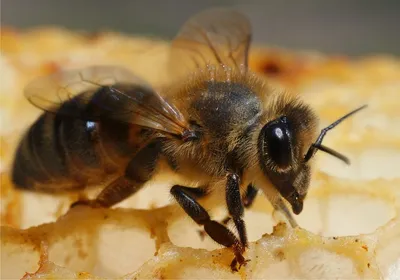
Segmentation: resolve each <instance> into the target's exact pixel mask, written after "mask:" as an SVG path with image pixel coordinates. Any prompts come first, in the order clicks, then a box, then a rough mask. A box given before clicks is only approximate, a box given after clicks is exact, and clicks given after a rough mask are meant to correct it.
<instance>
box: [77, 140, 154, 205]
mask: <svg viewBox="0 0 400 280" xmlns="http://www.w3.org/2000/svg"><path fill="white" fill-rule="evenodd" d="M160 153H161V143H160V142H158V141H157V142H152V143H150V144H149V145H147V146H146V147H144V148H143V149H142V150H140V151H139V152H138V153H137V154H136V155H135V157H134V158H133V159H132V160H131V161H130V162H129V164H128V165H127V167H126V169H125V176H122V177H119V178H117V179H116V180H114V181H113V182H112V183H111V184H109V185H108V186H107V187H105V188H104V189H103V190H102V191H101V192H100V194H99V195H98V196H97V197H96V199H94V200H88V201H77V202H75V203H74V204H72V206H71V207H73V206H76V205H79V204H86V205H89V206H92V207H105V208H108V207H111V206H113V205H115V204H117V203H119V202H121V201H123V200H124V199H126V198H128V197H129V196H131V195H133V194H134V193H136V192H137V191H138V190H140V189H141V188H142V187H143V186H144V184H145V183H146V182H147V181H149V180H150V179H151V177H152V175H153V172H154V169H155V167H156V163H157V160H158V158H159V155H160Z"/></svg>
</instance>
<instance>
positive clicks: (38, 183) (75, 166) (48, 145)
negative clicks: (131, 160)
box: [12, 113, 105, 192]
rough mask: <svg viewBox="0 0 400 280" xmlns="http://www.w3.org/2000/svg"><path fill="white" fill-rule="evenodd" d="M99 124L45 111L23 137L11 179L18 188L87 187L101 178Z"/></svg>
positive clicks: (56, 188)
mask: <svg viewBox="0 0 400 280" xmlns="http://www.w3.org/2000/svg"><path fill="white" fill-rule="evenodd" d="M97 130H98V126H97V124H96V123H93V122H88V121H83V120H79V119H73V118H65V117H60V116H57V115H54V114H51V113H44V114H43V115H42V116H40V118H39V119H38V120H37V121H36V122H35V123H34V124H33V125H32V126H31V128H30V129H29V130H28V132H27V133H26V134H25V136H24V138H23V139H22V141H21V143H20V145H19V147H18V149H17V152H16V157H15V162H14V167H13V171H12V179H13V182H14V184H15V185H16V187H18V188H22V189H32V190H41V191H45V192H47V191H48V192H57V191H67V190H69V189H80V188H84V187H85V186H86V185H87V183H88V182H89V181H101V180H102V179H103V178H102V177H101V176H100V175H102V174H103V173H104V170H103V168H104V161H105V160H104V155H102V154H99V151H98V145H97V144H98V142H99V141H100V140H99V139H98V138H97V137H96V136H95V135H98V133H97V132H98V131H97Z"/></svg>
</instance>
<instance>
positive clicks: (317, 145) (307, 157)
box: [304, 105, 367, 164]
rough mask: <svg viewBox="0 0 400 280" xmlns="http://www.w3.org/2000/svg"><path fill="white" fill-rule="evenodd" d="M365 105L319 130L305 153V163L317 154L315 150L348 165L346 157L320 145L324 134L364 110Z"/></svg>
mask: <svg viewBox="0 0 400 280" xmlns="http://www.w3.org/2000/svg"><path fill="white" fill-rule="evenodd" d="M366 107H367V105H363V106H361V107H359V108H357V109H355V110H353V111H351V112H350V113H347V114H346V115H344V116H343V117H341V118H339V119H338V120H336V121H334V122H333V123H331V124H330V125H328V126H327V127H325V128H323V129H322V130H321V133H320V134H319V136H318V138H317V141H315V142H314V143H313V144H311V146H310V148H309V149H308V151H307V154H306V155H305V157H304V160H305V162H307V161H309V160H310V159H311V158H312V157H313V156H314V155H315V153H316V152H317V150H320V151H323V152H326V153H328V154H330V155H332V156H334V157H337V158H338V159H340V160H343V161H344V162H345V163H347V164H349V163H350V161H349V159H348V158H347V157H345V156H344V155H342V154H340V153H338V152H336V151H334V150H332V149H330V148H328V147H325V146H323V145H321V143H322V140H323V139H324V137H325V135H326V133H327V132H328V131H329V130H331V129H332V128H334V127H335V126H337V125H338V124H340V123H341V122H342V121H344V120H345V119H347V118H348V117H350V116H351V115H354V114H355V113H357V112H358V111H360V110H362V109H364V108H366Z"/></svg>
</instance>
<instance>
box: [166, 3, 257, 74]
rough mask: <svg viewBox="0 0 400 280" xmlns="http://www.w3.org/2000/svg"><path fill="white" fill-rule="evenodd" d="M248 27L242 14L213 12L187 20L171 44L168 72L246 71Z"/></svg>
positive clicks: (218, 10)
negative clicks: (209, 67) (208, 68)
mask: <svg viewBox="0 0 400 280" xmlns="http://www.w3.org/2000/svg"><path fill="white" fill-rule="evenodd" d="M250 41H251V25H250V22H249V20H248V19H247V17H246V16H244V15H243V14H241V13H239V12H237V11H235V10H230V9H224V8H216V9H211V10H207V11H204V12H200V13H199V14H197V15H195V16H193V17H192V18H190V19H189V20H188V21H187V22H186V23H185V24H184V25H183V26H182V28H181V30H180V32H179V33H178V35H177V36H176V37H175V39H174V40H173V42H172V48H171V57H170V69H171V71H172V72H173V73H176V74H177V75H184V73H185V72H188V71H192V70H194V69H196V68H203V67H205V66H207V65H210V64H211V65H212V64H217V65H226V66H228V67H233V68H244V69H247V67H248V52H249V46H250Z"/></svg>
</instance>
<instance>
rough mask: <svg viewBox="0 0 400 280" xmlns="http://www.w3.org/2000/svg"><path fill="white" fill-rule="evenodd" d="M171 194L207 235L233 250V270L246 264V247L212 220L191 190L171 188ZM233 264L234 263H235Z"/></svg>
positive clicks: (224, 227) (178, 187) (227, 230)
mask: <svg viewBox="0 0 400 280" xmlns="http://www.w3.org/2000/svg"><path fill="white" fill-rule="evenodd" d="M170 192H171V194H172V195H173V196H174V198H175V199H176V201H177V202H178V203H179V205H180V206H181V207H182V208H183V210H184V211H185V212H186V214H188V215H189V216H190V217H191V218H192V219H193V220H194V221H195V222H196V223H197V224H198V225H202V226H203V227H204V230H205V231H206V233H207V234H208V235H209V236H210V237H211V238H212V239H213V240H214V241H215V242H217V243H219V244H221V245H223V246H225V247H228V248H232V249H233V252H234V254H235V259H234V261H233V262H234V264H235V267H232V266H231V267H232V270H234V271H235V270H237V269H236V264H237V263H239V264H245V263H246V260H245V259H244V257H243V255H242V254H243V252H244V247H243V246H242V244H241V242H240V241H239V240H238V239H237V238H236V236H235V235H234V234H233V233H232V232H231V231H230V230H229V229H228V228H227V227H226V226H224V225H222V224H220V223H218V222H217V221H214V220H211V217H210V215H209V214H208V213H207V211H206V210H205V209H204V208H203V206H201V205H200V204H199V203H198V202H197V201H196V199H195V198H194V196H195V195H193V194H191V193H190V192H191V191H190V190H189V188H187V187H183V186H179V185H175V186H173V187H172V188H171V191H170ZM233 262H232V263H233Z"/></svg>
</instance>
